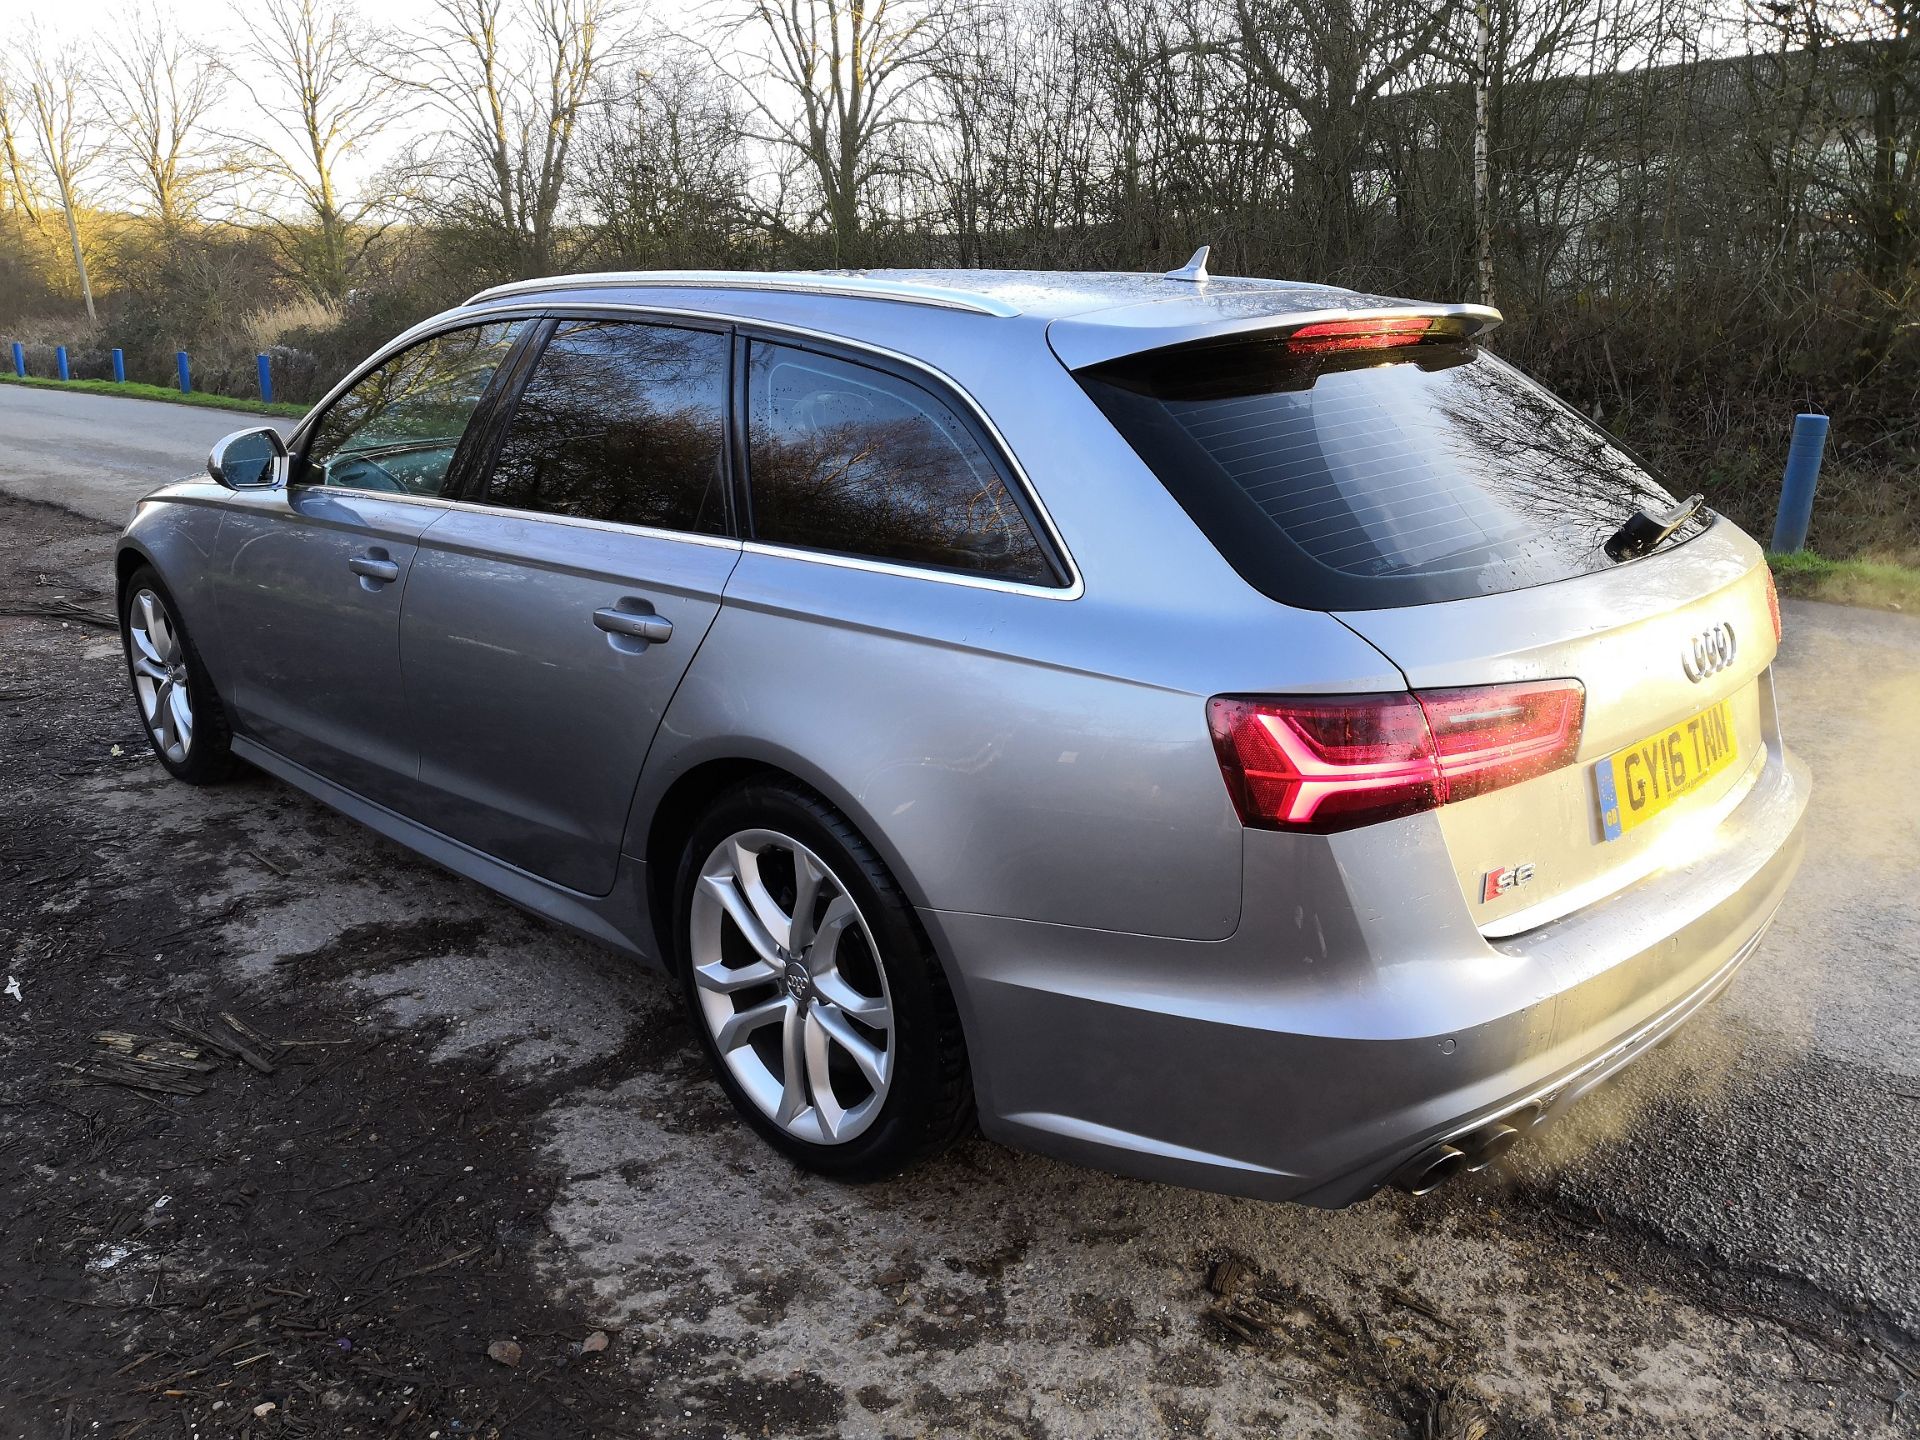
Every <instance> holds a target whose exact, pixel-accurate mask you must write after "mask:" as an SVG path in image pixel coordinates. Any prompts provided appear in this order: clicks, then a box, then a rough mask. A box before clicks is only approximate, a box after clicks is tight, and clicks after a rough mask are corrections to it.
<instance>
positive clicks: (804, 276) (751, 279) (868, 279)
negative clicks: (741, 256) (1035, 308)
mask: <svg viewBox="0 0 1920 1440" xmlns="http://www.w3.org/2000/svg"><path fill="white" fill-rule="evenodd" d="M619 286H633V287H636V288H653V287H656V286H657V287H662V288H679V289H688V290H770V291H781V292H785V293H789V294H796V293H797V294H803V295H845V296H849V297H851V298H855V299H861V300H896V301H900V302H902V303H904V304H908V305H937V306H939V307H941V308H942V309H946V310H970V311H972V312H973V313H975V314H977V315H995V316H998V317H1000V318H1001V319H1010V318H1012V317H1013V316H1015V315H1018V314H1019V313H1020V310H1019V307H1018V306H1014V305H1009V304H1007V303H1006V302H1005V301H1004V300H995V299H993V298H992V297H991V296H987V295H976V294H974V293H972V292H970V291H966V290H948V289H946V288H944V287H942V286H939V285H919V284H915V283H914V282H912V281H908V280H890V279H887V278H886V277H884V276H879V275H863V274H861V273H860V272H858V271H851V270H842V271H827V270H796V271H777V270H770V271H757V270H606V271H600V272H597V273H593V274H586V275H556V276H552V277H550V278H547V279H542V280H515V281H513V282H512V283H511V284H507V285H496V286H494V287H493V288H492V289H491V290H482V291H481V292H480V293H479V294H477V295H472V296H469V297H468V298H467V301H466V303H467V304H468V305H477V304H479V303H480V302H481V301H483V300H500V299H504V298H506V297H507V296H511V295H527V294H532V293H534V292H536V291H541V290H581V289H603V288H611V287H619Z"/></svg>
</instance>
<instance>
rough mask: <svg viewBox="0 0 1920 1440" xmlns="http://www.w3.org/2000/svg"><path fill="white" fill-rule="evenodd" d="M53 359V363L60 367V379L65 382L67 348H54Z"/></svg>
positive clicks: (57, 346)
mask: <svg viewBox="0 0 1920 1440" xmlns="http://www.w3.org/2000/svg"><path fill="white" fill-rule="evenodd" d="M53 358H54V361H55V363H56V364H58V365H59V367H60V378H61V379H62V380H65V379H66V378H67V347H66V346H64V345H56V346H54V347H53Z"/></svg>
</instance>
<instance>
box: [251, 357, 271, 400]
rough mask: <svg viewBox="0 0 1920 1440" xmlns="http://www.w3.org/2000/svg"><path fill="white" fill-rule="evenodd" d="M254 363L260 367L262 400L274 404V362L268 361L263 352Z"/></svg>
mask: <svg viewBox="0 0 1920 1440" xmlns="http://www.w3.org/2000/svg"><path fill="white" fill-rule="evenodd" d="M254 363H255V364H256V365H258V366H259V367H260V398H261V399H262V400H265V401H266V402H267V403H268V404H272V403H273V362H272V361H270V360H269V359H267V355H266V352H265V351H264V350H263V351H262V352H261V353H260V354H259V355H258V356H256V357H255V359H254Z"/></svg>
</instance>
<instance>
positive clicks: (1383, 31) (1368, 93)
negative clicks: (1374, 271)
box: [1233, 0, 1460, 275]
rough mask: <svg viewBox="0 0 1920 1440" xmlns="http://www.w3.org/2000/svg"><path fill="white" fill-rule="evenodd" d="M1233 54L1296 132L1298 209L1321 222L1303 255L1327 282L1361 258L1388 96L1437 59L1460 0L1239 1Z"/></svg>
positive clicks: (1294, 180) (1291, 147)
mask: <svg viewBox="0 0 1920 1440" xmlns="http://www.w3.org/2000/svg"><path fill="white" fill-rule="evenodd" d="M1233 3H1234V13H1235V19H1236V25H1235V30H1236V34H1235V37H1234V53H1235V55H1236V57H1237V58H1238V60H1239V61H1240V63H1241V64H1243V65H1244V66H1245V67H1246V69H1247V71H1248V74H1249V75H1250V76H1251V77H1252V78H1253V79H1255V80H1257V81H1258V82H1259V84H1260V85H1261V86H1262V87H1263V88H1264V89H1265V90H1266V91H1267V92H1268V93H1269V94H1270V95H1271V96H1272V98H1273V99H1275V100H1277V101H1279V102H1280V104H1281V105H1283V106H1284V107H1285V108H1286V110H1287V111H1288V113H1289V114H1290V116H1291V117H1293V121H1294V126H1293V134H1292V137H1291V143H1290V144H1289V145H1288V149H1289V151H1290V152H1291V153H1290V155H1289V159H1290V162H1291V168H1292V170H1293V177H1292V189H1293V199H1294V203H1295V204H1296V205H1301V206H1304V207H1306V209H1307V212H1308V213H1309V214H1310V215H1312V216H1313V217H1314V219H1315V221H1316V222H1317V236H1316V237H1315V238H1316V243H1313V244H1312V246H1311V250H1310V252H1309V253H1308V254H1307V255H1306V256H1304V257H1303V259H1304V260H1305V261H1306V264H1307V268H1308V269H1309V270H1311V271H1312V272H1314V273H1315V274H1316V275H1324V274H1326V273H1329V272H1331V271H1333V270H1334V269H1336V268H1338V267H1339V266H1340V262H1341V261H1342V260H1343V259H1344V260H1347V261H1349V262H1351V259H1352V258H1353V257H1354V256H1356V255H1358V254H1359V253H1361V250H1362V244H1361V236H1360V234H1359V231H1358V221H1359V210H1360V208H1361V205H1360V202H1359V200H1358V197H1357V195H1356V190H1355V177H1356V175H1358V174H1361V173H1362V172H1364V171H1366V170H1367V169H1369V168H1370V160H1371V158H1372V157H1371V155H1370V138H1371V136H1370V122H1371V120H1372V118H1373V111H1374V108H1375V106H1376V105H1377V103H1378V102H1379V101H1380V99H1381V97H1382V96H1383V95H1385V94H1386V93H1388V91H1389V90H1391V89H1392V88H1393V87H1395V86H1397V85H1400V84H1402V83H1403V82H1405V81H1406V80H1407V79H1408V77H1409V76H1410V75H1412V74H1413V73H1414V72H1415V69H1416V67H1418V66H1419V65H1420V63H1421V62H1422V61H1424V60H1427V59H1429V58H1430V57H1432V56H1433V55H1434V54H1435V53H1436V52H1437V49H1438V47H1439V45H1440V44H1441V42H1442V40H1443V39H1444V37H1445V36H1446V35H1447V33H1448V30H1449V28H1450V27H1451V26H1452V24H1453V23H1454V19H1455V17H1456V15H1457V14H1458V13H1459V8H1460V0H1431V3H1429V0H1233Z"/></svg>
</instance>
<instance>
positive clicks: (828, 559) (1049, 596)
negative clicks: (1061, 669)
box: [740, 540, 1086, 600]
mask: <svg viewBox="0 0 1920 1440" xmlns="http://www.w3.org/2000/svg"><path fill="white" fill-rule="evenodd" d="M740 548H741V550H742V551H743V552H744V553H746V554H748V555H765V556H769V557H771V558H773V559H777V560H811V561H812V562H813V563H814V564H816V565H833V566H836V567H838V568H839V569H842V570H865V571H867V572H868V573H869V574H873V575H898V576H899V577H900V578H902V579H904V580H934V581H938V582H940V583H941V584H945V585H964V586H965V587H967V588H968V589H970V590H998V591H1001V592H1003V593H1005V594H1008V595H1032V596H1036V597H1038V598H1039V599H1042V600H1078V599H1079V598H1080V597H1081V596H1082V595H1084V594H1086V587H1085V586H1084V585H1082V584H1081V583H1080V577H1079V575H1078V574H1075V576H1074V577H1073V584H1071V585H1032V584H1028V583H1027V582H1025V581H1023V580H1001V579H998V578H996V577H995V576H992V575H969V574H968V573H967V572H966V571H964V570H935V569H933V568H932V567H931V566H926V565H902V564H898V563H896V562H894V561H891V560H869V559H868V558H867V557H865V556H864V555H842V554H840V553H839V552H838V551H834V550H808V549H806V548H804V547H802V546H799V545H774V544H770V543H768V542H767V541H765V540H742V541H741V542H740Z"/></svg>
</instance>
